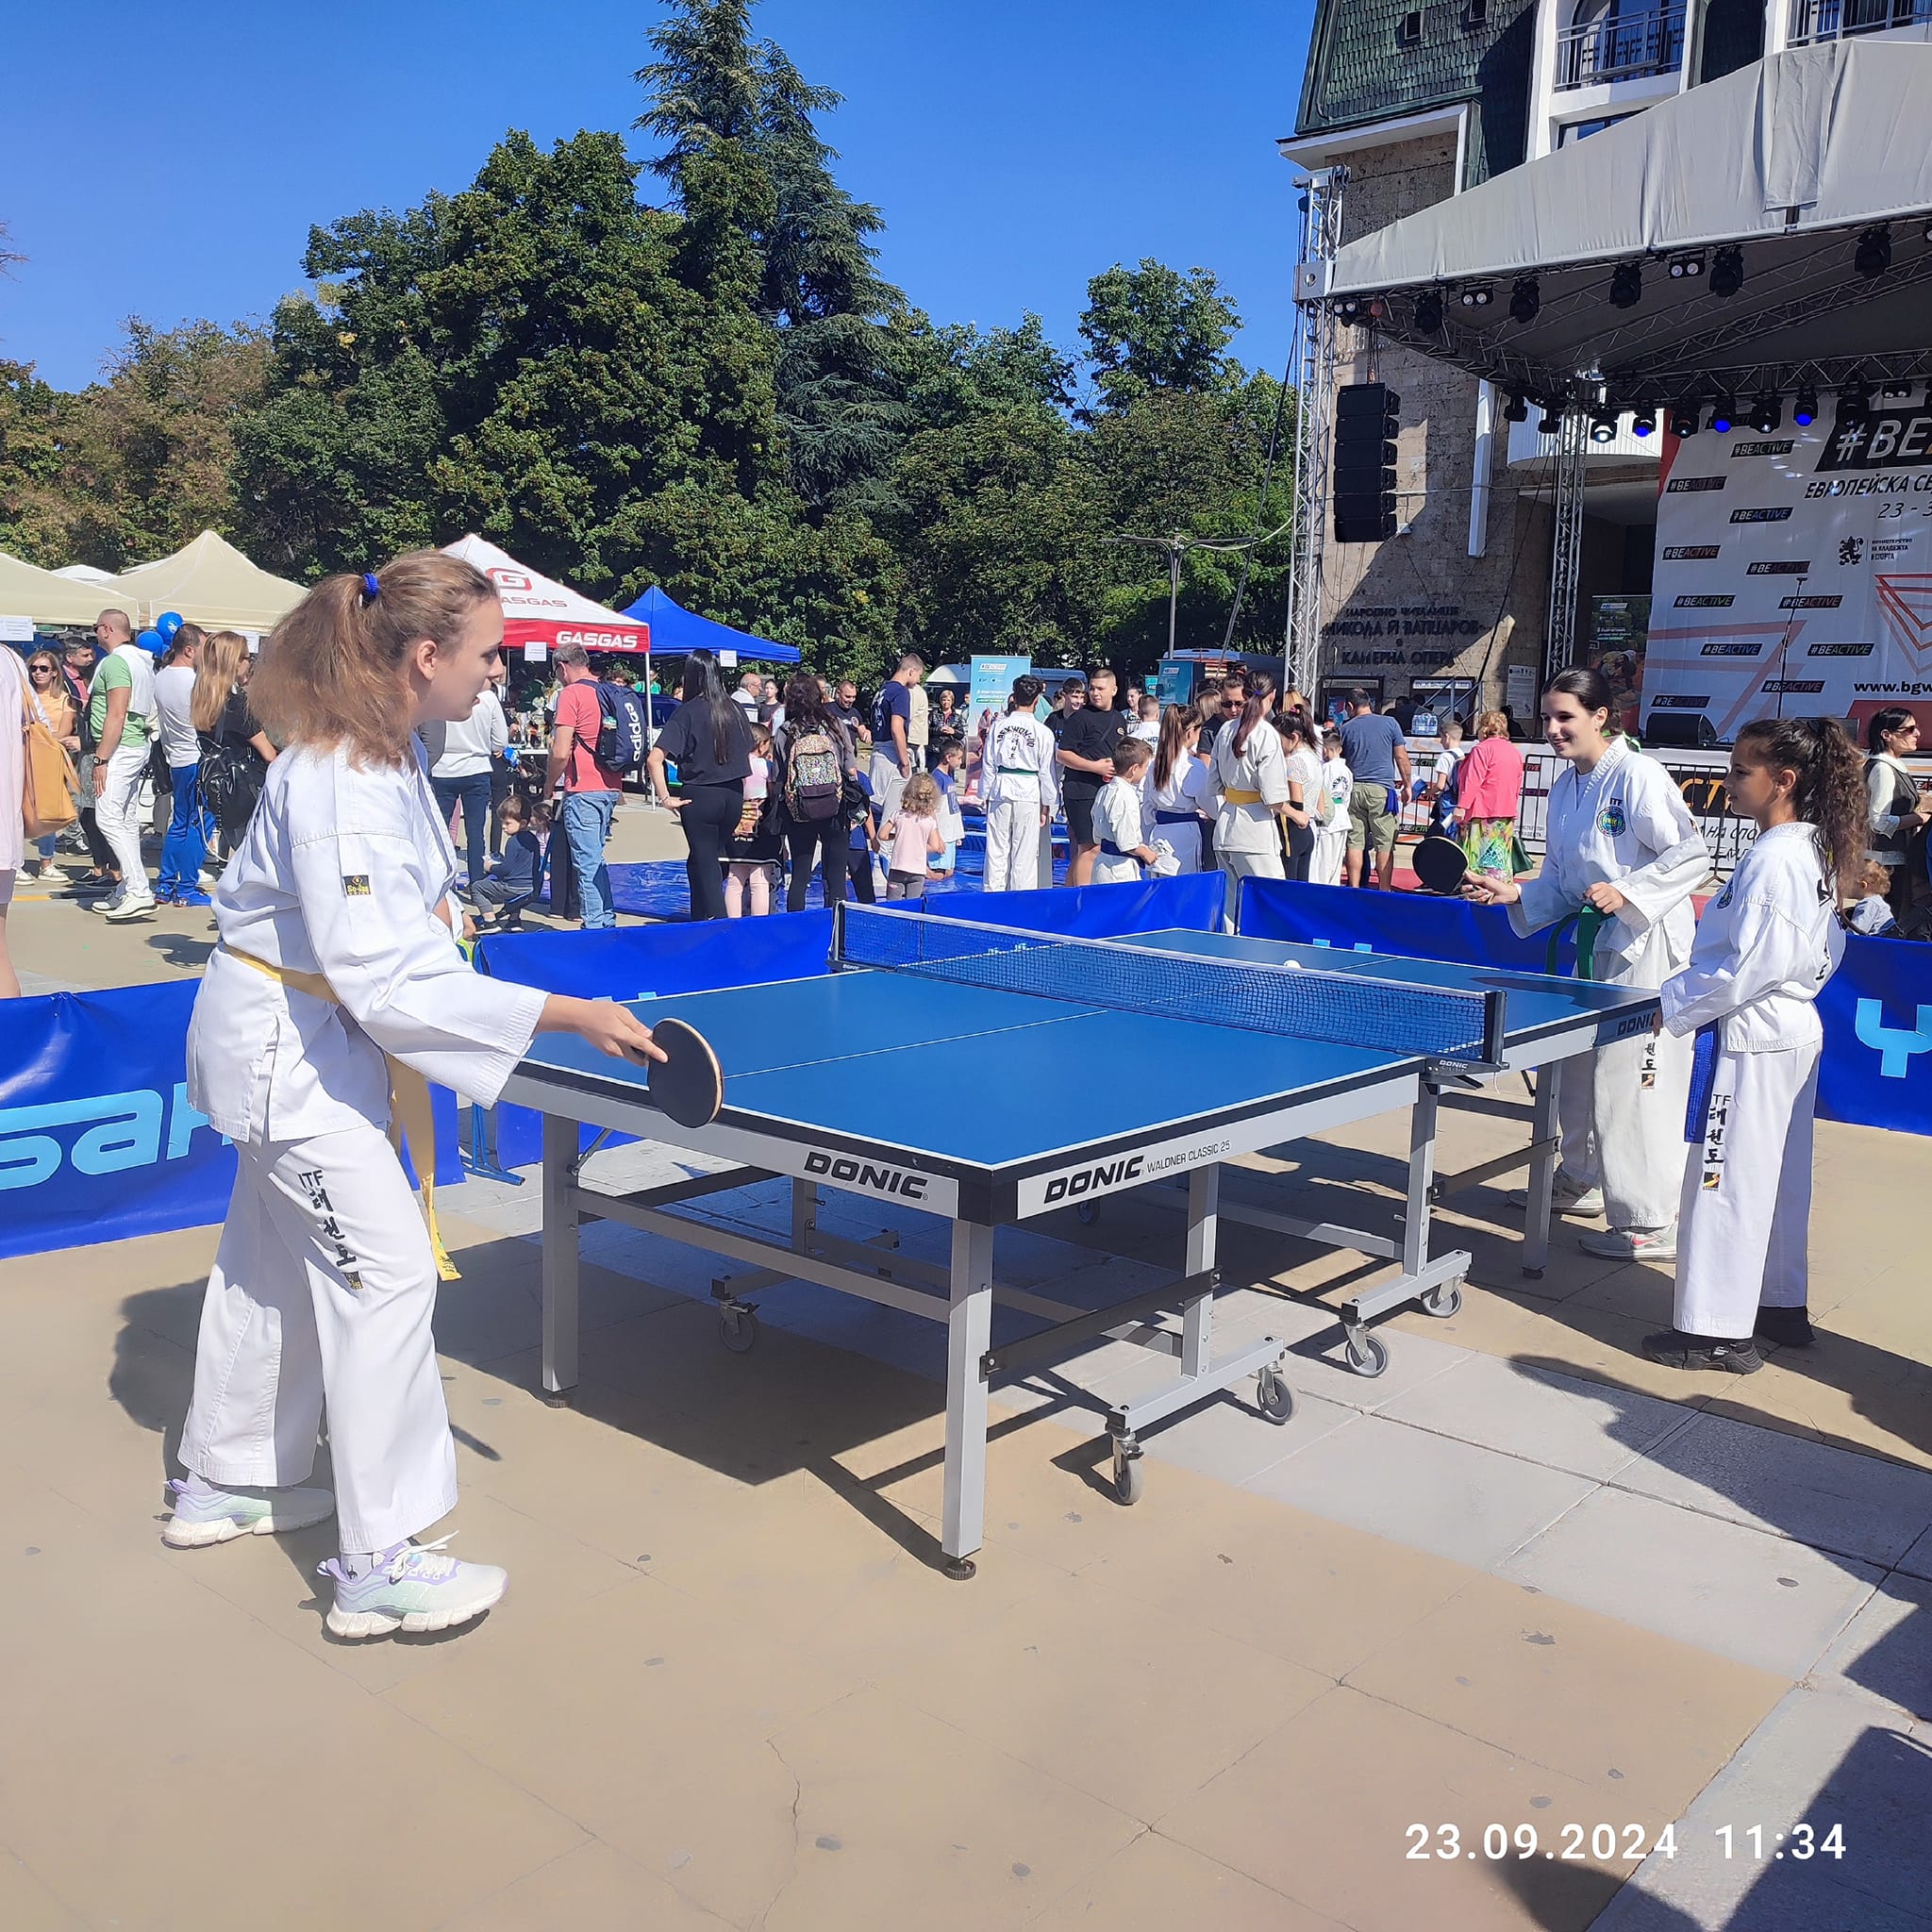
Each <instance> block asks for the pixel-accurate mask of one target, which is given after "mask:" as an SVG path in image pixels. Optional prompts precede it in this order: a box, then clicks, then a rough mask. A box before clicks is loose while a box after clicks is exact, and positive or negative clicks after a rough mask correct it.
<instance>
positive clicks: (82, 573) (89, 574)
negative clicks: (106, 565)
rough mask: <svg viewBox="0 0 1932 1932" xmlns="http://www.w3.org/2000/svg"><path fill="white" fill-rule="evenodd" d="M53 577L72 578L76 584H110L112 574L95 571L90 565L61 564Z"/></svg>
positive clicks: (104, 571) (107, 571)
mask: <svg viewBox="0 0 1932 1932" xmlns="http://www.w3.org/2000/svg"><path fill="white" fill-rule="evenodd" d="M54 575H56V576H57V577H72V578H73V580H74V581H75V583H76V584H111V583H112V582H113V581H114V573H113V572H112V571H110V570H100V569H97V568H96V567H95V566H94V565H93V564H91V563H63V564H62V565H61V566H60V568H59V569H58V570H57V571H56V572H55V573H54Z"/></svg>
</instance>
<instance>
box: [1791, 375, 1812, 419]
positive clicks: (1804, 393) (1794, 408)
mask: <svg viewBox="0 0 1932 1932" xmlns="http://www.w3.org/2000/svg"><path fill="white" fill-rule="evenodd" d="M1817 420H1818V391H1816V390H1815V389H1812V388H1811V387H1810V386H1809V385H1808V384H1807V386H1806V387H1805V388H1804V389H1801V390H1800V391H1798V399H1797V401H1796V402H1794V403H1793V404H1792V405H1791V421H1792V422H1793V423H1795V424H1796V425H1798V427H1799V428H1800V429H1808V428H1809V427H1810V426H1811V425H1812V424H1814V423H1815V422H1817Z"/></svg>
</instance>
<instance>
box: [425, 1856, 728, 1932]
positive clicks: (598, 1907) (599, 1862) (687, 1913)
mask: <svg viewBox="0 0 1932 1932" xmlns="http://www.w3.org/2000/svg"><path fill="white" fill-rule="evenodd" d="M730 1924H731V1921H730V1920H729V1919H723V1918H720V1917H719V1916H718V1914H717V1913H715V1912H708V1911H707V1910H706V1909H705V1908H704V1907H703V1906H701V1905H698V1904H696V1903H694V1902H693V1901H692V1900H691V1899H688V1898H687V1897H685V1895H684V1894H683V1893H682V1892H681V1891H679V1890H677V1889H676V1888H675V1886H673V1885H671V1884H669V1883H667V1882H666V1881H665V1880H664V1879H663V1878H660V1877H659V1876H658V1874H656V1873H654V1872H646V1871H645V1870H644V1869H643V1867H642V1866H641V1865H639V1864H637V1863H636V1862H635V1861H634V1860H632V1859H629V1858H626V1857H623V1856H622V1854H620V1853H617V1852H614V1851H612V1850H611V1849H610V1847H609V1846H608V1845H607V1844H601V1843H599V1842H597V1841H596V1840H591V1842H590V1843H589V1844H585V1845H580V1846H579V1847H578V1848H577V1849H576V1850H575V1851H574V1852H566V1853H565V1854H564V1856H563V1857H560V1858H554V1859H552V1861H551V1862H550V1863H549V1864H547V1865H545V1866H544V1867H543V1869H542V1870H541V1872H532V1873H531V1874H530V1875H529V1876H528V1877H527V1878H520V1879H518V1880H517V1882H516V1883H515V1884H514V1885H509V1886H506V1887H505V1888H504V1889H503V1890H501V1891H497V1892H492V1893H491V1895H490V1896H489V1897H488V1898H485V1899H478V1900H477V1901H476V1902H475V1903H474V1904H473V1905H470V1906H467V1907H463V1908H462V1909H461V1910H459V1911H458V1912H456V1913H454V1914H453V1915H452V1916H451V1917H449V1918H447V1919H441V1920H439V1921H438V1922H437V1926H436V1932H557V1928H558V1926H560V1925H571V1926H575V1927H576V1928H577V1932H600V1928H603V1927H606V1926H609V1927H613V1928H614V1927H618V1926H625V1927H630V1926H640V1927H642V1926H648V1927H649V1928H650V1932H727V1928H728V1927H729V1926H730Z"/></svg>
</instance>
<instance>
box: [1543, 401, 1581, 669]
mask: <svg viewBox="0 0 1932 1932" xmlns="http://www.w3.org/2000/svg"><path fill="white" fill-rule="evenodd" d="M1589 436H1590V417H1589V415H1588V413H1587V412H1586V411H1584V410H1582V409H1577V408H1569V409H1565V410H1564V411H1563V419H1562V427H1561V428H1560V429H1559V430H1558V432H1557V506H1556V508H1557V530H1556V544H1555V547H1554V549H1553V550H1552V551H1551V553H1550V624H1549V636H1548V639H1547V641H1545V643H1544V646H1543V675H1544V676H1545V678H1548V677H1553V676H1555V675H1556V674H1557V672H1559V671H1562V670H1564V669H1566V668H1567V667H1568V666H1569V665H1570V664H1571V663H1572V662H1573V661H1574V658H1575V656H1576V580H1577V567H1578V563H1579V561H1580V558H1581V557H1582V551H1583V486H1584V477H1585V469H1584V458H1585V454H1586V452H1587V451H1588V450H1589V447H1590V443H1589Z"/></svg>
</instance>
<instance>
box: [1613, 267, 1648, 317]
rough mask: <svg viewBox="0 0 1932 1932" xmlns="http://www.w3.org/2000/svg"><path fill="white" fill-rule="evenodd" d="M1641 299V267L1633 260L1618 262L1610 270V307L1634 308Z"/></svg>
mask: <svg viewBox="0 0 1932 1932" xmlns="http://www.w3.org/2000/svg"><path fill="white" fill-rule="evenodd" d="M1642 300H1643V268H1642V264H1641V263H1640V262H1635V261H1624V262H1620V263H1618V265H1617V266H1616V267H1615V268H1613V269H1612V270H1611V271H1610V307H1611V308H1636V307H1637V305H1638V304H1639V303H1640V302H1641V301H1642Z"/></svg>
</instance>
